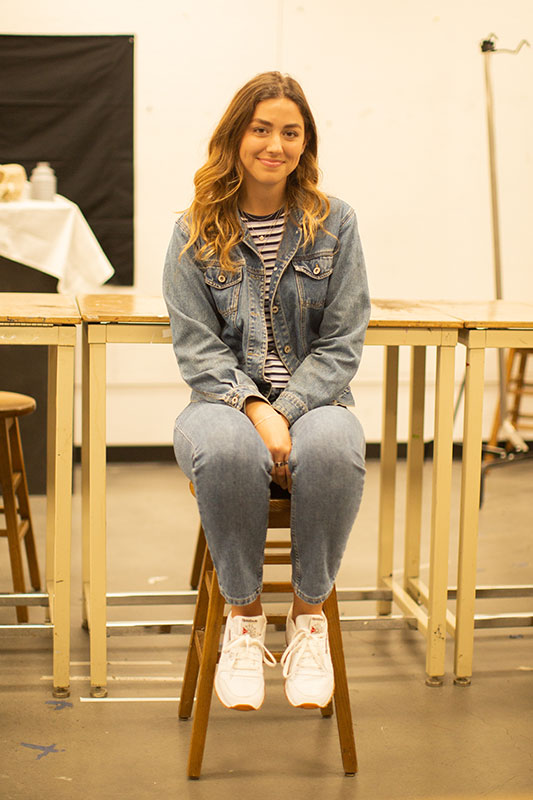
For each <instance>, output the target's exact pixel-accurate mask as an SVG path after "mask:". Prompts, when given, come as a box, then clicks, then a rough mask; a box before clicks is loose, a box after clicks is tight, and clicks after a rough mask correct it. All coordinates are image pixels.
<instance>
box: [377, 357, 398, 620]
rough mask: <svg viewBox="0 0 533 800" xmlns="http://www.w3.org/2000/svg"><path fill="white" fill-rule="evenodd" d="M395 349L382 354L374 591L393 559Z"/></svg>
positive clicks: (383, 607)
mask: <svg viewBox="0 0 533 800" xmlns="http://www.w3.org/2000/svg"><path fill="white" fill-rule="evenodd" d="M398 363H399V347H397V346H388V347H386V348H385V353H384V376H383V385H384V390H383V391H384V395H383V422H382V438H381V460H380V489H379V532H378V576H377V586H378V588H382V587H384V586H385V585H386V584H385V582H384V579H386V578H392V568H393V559H394V511H395V495H396V461H397V450H398V442H397V419H398ZM391 608H392V603H391V602H390V600H379V601H378V603H377V611H378V614H390V613H391Z"/></svg>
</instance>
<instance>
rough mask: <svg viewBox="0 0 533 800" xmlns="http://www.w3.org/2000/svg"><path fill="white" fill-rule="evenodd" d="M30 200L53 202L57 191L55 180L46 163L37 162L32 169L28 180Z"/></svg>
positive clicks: (53, 173) (51, 170)
mask: <svg viewBox="0 0 533 800" xmlns="http://www.w3.org/2000/svg"><path fill="white" fill-rule="evenodd" d="M30 183H31V197H32V200H53V199H54V197H55V194H56V189H57V179H56V176H55V172H54V170H53V169H52V168H51V166H50V164H49V163H48V161H39V162H38V163H37V166H36V167H34V168H33V170H32V173H31V178H30Z"/></svg>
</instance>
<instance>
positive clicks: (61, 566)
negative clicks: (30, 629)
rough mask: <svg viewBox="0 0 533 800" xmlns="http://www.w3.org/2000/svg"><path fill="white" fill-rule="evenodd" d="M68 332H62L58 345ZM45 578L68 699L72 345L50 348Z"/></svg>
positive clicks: (60, 685) (62, 691) (58, 688)
mask: <svg viewBox="0 0 533 800" xmlns="http://www.w3.org/2000/svg"><path fill="white" fill-rule="evenodd" d="M71 333H72V332H71V331H67V330H64V329H61V330H60V331H59V336H60V341H61V336H62V335H63V334H64V335H65V337H66V336H67V335H69V336H70V335H71ZM48 370H49V372H48V424H47V428H48V430H47V435H48V440H47V531H46V540H47V545H46V578H47V588H48V592H49V597H50V613H51V620H52V623H53V626H54V627H53V676H54V689H53V693H54V696H55V697H68V696H69V694H70V690H69V684H70V674H69V672H70V546H71V522H72V424H73V400H74V346H73V344H72V342H71V343H70V344H68V345H63V344H58V345H54V346H50V347H49V348H48Z"/></svg>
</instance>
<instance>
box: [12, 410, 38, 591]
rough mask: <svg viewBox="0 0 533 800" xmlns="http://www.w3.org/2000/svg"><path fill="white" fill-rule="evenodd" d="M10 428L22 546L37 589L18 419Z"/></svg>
mask: <svg viewBox="0 0 533 800" xmlns="http://www.w3.org/2000/svg"><path fill="white" fill-rule="evenodd" d="M13 422H14V424H13V426H12V428H11V459H12V462H13V470H14V471H15V472H20V483H19V485H18V488H17V490H16V495H17V497H18V501H19V515H20V518H21V520H23V521H27V523H28V528H27V530H26V535H25V536H24V546H25V547H26V556H27V558H28V568H29V572H30V581H31V585H32V587H33V588H34V589H35V590H36V591H38V590H39V589H40V588H41V576H40V574H39V562H38V560H37V548H36V546H35V536H34V533H33V523H32V519H31V511H30V499H29V494H28V481H27V479H26V468H25V466H24V455H23V452H22V441H21V439H20V428H19V424H18V419H16V418H15V419H14V421H13Z"/></svg>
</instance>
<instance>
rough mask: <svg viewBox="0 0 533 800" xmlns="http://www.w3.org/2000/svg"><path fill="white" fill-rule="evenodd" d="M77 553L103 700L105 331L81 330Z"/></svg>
mask: <svg viewBox="0 0 533 800" xmlns="http://www.w3.org/2000/svg"><path fill="white" fill-rule="evenodd" d="M82 416H83V424H82V427H83V431H82V506H83V512H82V537H83V544H82V553H83V559H84V563H83V569H82V572H83V581H84V598H85V602H86V603H87V616H88V625H89V635H90V662H91V667H90V672H91V695H92V696H93V697H105V696H106V695H107V689H106V685H107V641H106V622H107V614H106V611H107V609H106V345H105V326H100V325H84V327H83V413H82Z"/></svg>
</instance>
